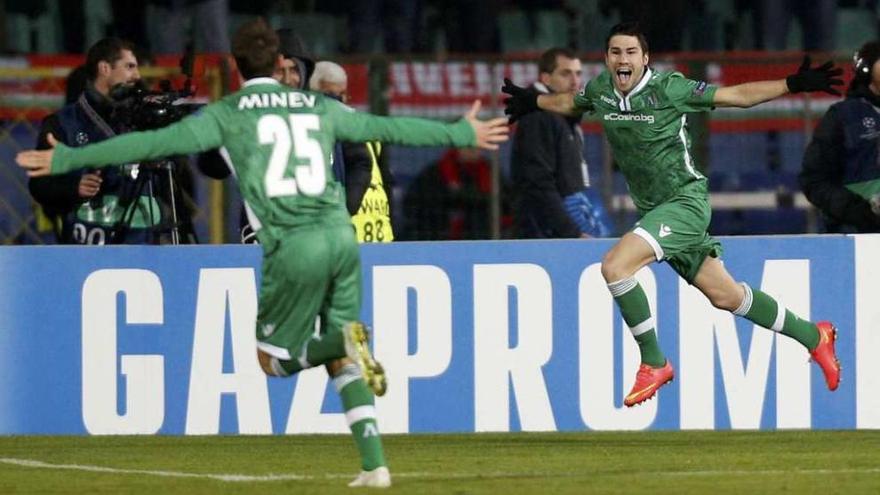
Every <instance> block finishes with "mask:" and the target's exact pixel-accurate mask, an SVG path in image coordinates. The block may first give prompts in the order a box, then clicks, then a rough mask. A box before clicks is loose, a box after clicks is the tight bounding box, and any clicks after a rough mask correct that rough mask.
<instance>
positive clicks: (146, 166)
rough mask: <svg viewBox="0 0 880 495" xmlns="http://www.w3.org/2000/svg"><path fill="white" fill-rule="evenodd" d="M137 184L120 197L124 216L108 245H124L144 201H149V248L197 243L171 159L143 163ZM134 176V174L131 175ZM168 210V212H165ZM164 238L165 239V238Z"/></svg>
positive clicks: (140, 166)
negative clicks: (152, 246)
mask: <svg viewBox="0 0 880 495" xmlns="http://www.w3.org/2000/svg"><path fill="white" fill-rule="evenodd" d="M136 174H137V175H136V176H135V177H134V184H133V185H131V186H130V188H129V189H128V194H124V195H122V196H120V205H121V206H122V207H123V213H122V215H121V216H120V217H119V220H118V221H117V222H116V223H115V224H114V225H113V230H112V233H111V235H110V240H109V244H122V243H124V242H125V239H126V237H127V236H128V234H129V232H130V231H131V229H132V226H131V225H132V221H133V220H134V216H135V213H137V212H138V210H139V209H141V208H140V207H141V206H142V205H143V202H142V201H141V198H148V200H147V204H148V206H147V207H146V212H145V213H144V212H142V214H145V215H146V217H147V220H148V225H149V226H148V227H146V228H145V230H147V231H148V235H149V236H150V239H149V243H150V244H195V243H198V239H197V238H196V233H195V229H194V228H193V225H192V221H191V220H190V219H189V215H188V214H186V215H183V216H181V214H180V211H179V210H180V207H181V206H183V202H184V201H185V200H186V196H185V195H184V194H183V192H182V191H181V188H180V180H179V177H178V176H177V164H176V163H175V162H174V160H172V159H163V160H159V161H155V162H144V163H141V164H140V165H138V166H137V172H136ZM132 175H133V176H134V173H133V174H132ZM163 210H165V212H163ZM163 213H166V214H163ZM163 235H164V237H163Z"/></svg>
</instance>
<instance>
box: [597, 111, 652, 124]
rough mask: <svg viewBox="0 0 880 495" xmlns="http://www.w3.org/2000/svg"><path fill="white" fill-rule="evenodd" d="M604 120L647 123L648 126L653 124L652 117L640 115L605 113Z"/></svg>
mask: <svg viewBox="0 0 880 495" xmlns="http://www.w3.org/2000/svg"><path fill="white" fill-rule="evenodd" d="M605 120H611V121H620V120H624V121H634V122H647V123H649V124H653V123H654V116H653V115H643V114H640V113H606V114H605Z"/></svg>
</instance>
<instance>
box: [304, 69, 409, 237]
mask: <svg viewBox="0 0 880 495" xmlns="http://www.w3.org/2000/svg"><path fill="white" fill-rule="evenodd" d="M309 89H311V90H312V91H319V92H321V93H324V94H327V95H329V96H332V97H334V98H337V99H338V100H340V101H342V102H343V103H346V102H347V100H348V76H347V75H346V73H345V69H343V68H342V66H340V65H339V64H337V63H334V62H328V61H320V62H318V63H317V64H315V70H314V72H313V73H312V77H311V79H309ZM385 157H386V155H385V154H383V153H382V143H379V142H378V141H371V142H368V143H340V144H338V145H337V147H336V152H335V153H334V157H333V162H334V163H333V170H334V172H335V173H336V177H337V179H339V181H340V182H342V184H343V185H344V186H345V206H346V208H347V209H348V213H349V214H350V215H351V221H352V223H353V224H354V226H355V230H356V231H357V239H358V242H391V241H392V240H394V231H393V229H392V227H391V201H390V200H391V185H392V178H391V171H390V169H389V168H388V163H387V160H386V159H385Z"/></svg>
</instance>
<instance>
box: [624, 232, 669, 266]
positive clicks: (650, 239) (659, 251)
mask: <svg viewBox="0 0 880 495" xmlns="http://www.w3.org/2000/svg"><path fill="white" fill-rule="evenodd" d="M632 233H633V234H635V235H637V236H639V237H641V238H642V239H644V240H645V242H647V243H648V244H650V245H651V249H653V250H654V258H656V259H657V261H662V260H663V256H664V253H663V248H662V247H660V243H659V242H657V239H654V236H652V235H651V234H650V233H649V232H648V231H647V230H645V229H643V228H641V227H636V228H635V229H633V231H632Z"/></svg>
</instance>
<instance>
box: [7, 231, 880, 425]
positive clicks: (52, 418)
mask: <svg viewBox="0 0 880 495" xmlns="http://www.w3.org/2000/svg"><path fill="white" fill-rule="evenodd" d="M722 242H723V244H724V248H725V256H724V261H725V265H726V266H727V267H728V269H729V270H730V271H731V273H732V274H734V276H735V277H736V278H737V279H738V280H743V281H746V282H748V283H749V284H751V285H752V286H753V287H758V288H761V289H762V290H763V291H765V292H767V293H769V294H771V295H773V296H775V297H777V298H778V299H779V300H780V301H781V302H782V303H783V304H784V305H785V306H786V307H788V308H789V309H791V310H792V311H794V312H795V313H797V314H799V315H800V316H802V317H804V318H809V319H812V320H814V321H816V320H824V319H827V320H831V321H833V322H834V323H835V325H836V326H837V327H838V329H839V339H838V342H837V350H838V354H839V356H840V359H841V361H842V364H843V382H842V384H841V386H840V388H839V389H838V390H837V391H836V392H833V393H832V392H829V391H828V390H827V389H826V387H825V383H824V380H823V379H822V375H821V372H820V371H819V368H818V367H817V366H816V365H815V364H812V363H810V362H809V361H808V357H809V356H808V353H807V352H806V351H805V350H804V349H803V348H802V347H801V346H800V345H799V344H797V343H796V342H794V341H791V340H789V339H787V338H786V337H784V336H782V335H779V334H776V333H774V332H770V331H767V330H764V329H761V328H757V327H754V325H752V324H751V323H750V322H748V321H747V320H744V319H741V318H735V317H734V316H732V315H731V314H730V313H727V312H723V311H718V310H715V309H714V308H712V307H711V306H710V305H709V303H708V302H707V300H706V299H705V298H704V297H703V296H702V295H701V294H700V293H699V292H697V291H696V290H695V289H693V288H692V287H690V286H688V284H687V283H685V282H683V281H682V280H681V279H680V278H678V276H677V275H676V274H675V273H674V272H673V271H672V270H671V269H669V267H668V266H667V265H665V264H661V265H653V266H651V267H649V268H647V269H644V270H642V271H641V272H639V274H638V278H639V280H640V281H641V283H642V286H643V287H644V289H645V292H646V293H647V295H648V299H649V301H650V302H651V305H652V308H653V309H654V311H655V314H656V317H657V332H658V335H659V338H660V342H661V346H662V348H663V350H664V351H665V352H666V354H667V356H668V357H669V359H670V361H671V362H672V363H673V364H674V366H675V369H676V380H675V381H674V382H673V383H672V384H671V385H669V386H667V387H664V388H663V389H662V390H661V391H660V392H659V394H658V398H657V399H655V400H653V401H650V402H648V403H646V404H644V405H642V406H640V407H636V408H632V409H628V408H625V407H623V406H622V400H623V395H624V394H625V393H626V391H628V390H629V388H630V386H631V385H632V381H633V379H634V375H635V371H636V368H637V365H638V350H637V347H636V345H635V343H634V341H633V339H632V338H631V337H630V335H629V330H628V329H627V328H626V326H625V324H624V323H623V321H622V318H621V317H620V314H619V313H618V311H617V309H616V307H615V305H614V302H613V300H612V298H611V296H610V294H609V293H608V290H607V288H606V286H605V281H604V280H603V279H602V276H601V273H600V263H601V259H602V255H603V254H604V253H605V251H607V249H608V248H609V247H610V246H611V245H612V241H535V242H531V241H517V242H459V243H399V244H390V245H367V246H363V247H362V251H361V252H362V255H363V272H364V306H363V308H364V309H363V318H364V320H365V321H367V322H368V323H370V324H372V325H373V327H374V328H375V332H374V337H375V338H374V345H375V353H376V355H377V357H378V358H379V359H380V360H381V361H382V362H383V364H384V365H385V368H386V370H387V372H388V374H389V391H388V393H387V395H386V396H385V397H383V398H380V399H378V401H377V407H378V410H379V420H380V427H381V428H382V430H383V431H385V432H468V431H518V430H529V431H553V430H586V429H589V430H641V429H669V430H675V429H728V428H748V429H756V428H761V429H775V428H819V429H827V428H880V393H878V391H880V359H878V350H880V299H878V297H880V235H873V236H799V237H752V238H725V239H722ZM259 266H260V251H259V248H256V247H252V246H186V247H149V246H124V247H3V248H0V434H35V433H39V434H132V433H141V434H155V433H161V434H214V433H247V434H270V433H312V432H345V431H347V428H346V426H345V421H344V418H343V417H342V415H341V414H340V412H341V410H340V407H339V401H338V399H337V397H336V394H335V392H334V391H333V389H332V386H329V385H328V380H327V375H326V372H325V371H324V370H323V368H318V369H314V370H308V371H305V372H303V373H301V374H300V375H299V376H298V377H294V378H285V379H281V378H267V377H265V376H264V375H263V373H262V371H260V369H259V366H258V364H257V361H256V354H255V340H254V339H255V337H254V330H253V325H254V318H255V315H256V307H257V287H258V277H259Z"/></svg>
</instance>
